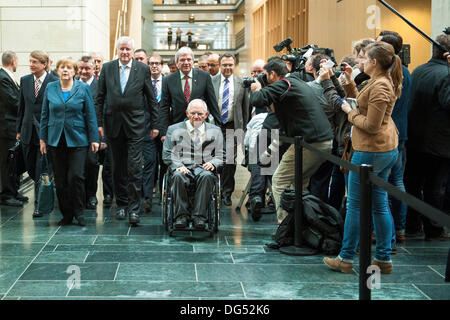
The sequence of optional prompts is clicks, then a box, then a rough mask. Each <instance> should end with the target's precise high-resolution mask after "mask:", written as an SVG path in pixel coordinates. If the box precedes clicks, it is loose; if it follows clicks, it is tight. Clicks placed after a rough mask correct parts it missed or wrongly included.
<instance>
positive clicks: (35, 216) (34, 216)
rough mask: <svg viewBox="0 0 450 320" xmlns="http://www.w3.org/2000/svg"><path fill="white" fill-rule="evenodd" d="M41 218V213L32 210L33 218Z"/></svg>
mask: <svg viewBox="0 0 450 320" xmlns="http://www.w3.org/2000/svg"><path fill="white" fill-rule="evenodd" d="M43 216H44V215H43V214H42V213H41V212H39V210H37V209H35V210H34V212H33V218H40V217H43Z"/></svg>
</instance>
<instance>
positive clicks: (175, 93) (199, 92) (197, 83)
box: [160, 69, 222, 136]
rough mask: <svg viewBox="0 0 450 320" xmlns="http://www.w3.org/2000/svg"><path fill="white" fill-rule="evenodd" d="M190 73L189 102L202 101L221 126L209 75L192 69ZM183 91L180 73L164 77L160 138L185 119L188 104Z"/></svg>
mask: <svg viewBox="0 0 450 320" xmlns="http://www.w3.org/2000/svg"><path fill="white" fill-rule="evenodd" d="M192 72H193V73H192V88H191V101H192V100H194V99H202V100H204V101H205V102H206V104H207V106H208V111H209V114H211V115H212V116H213V117H214V120H215V121H216V124H217V125H219V126H220V125H221V124H222V123H221V122H220V112H219V107H218V105H217V99H216V95H215V94H214V87H213V85H212V81H211V76H210V74H209V73H208V72H206V71H203V70H199V69H193V70H192ZM183 89H184V88H181V76H180V71H177V72H174V73H172V74H170V75H168V76H167V77H164V80H163V85H162V98H161V109H160V122H161V136H165V135H166V132H167V128H168V126H169V125H171V124H173V123H178V122H181V121H183V120H184V119H185V118H186V109H187V106H188V104H187V102H186V99H185V98H184V93H183ZM170 117H172V118H170Z"/></svg>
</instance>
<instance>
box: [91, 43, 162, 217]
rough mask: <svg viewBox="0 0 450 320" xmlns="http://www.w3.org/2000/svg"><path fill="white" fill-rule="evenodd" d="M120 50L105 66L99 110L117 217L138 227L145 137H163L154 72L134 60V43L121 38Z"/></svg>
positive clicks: (98, 95) (99, 93)
mask: <svg viewBox="0 0 450 320" xmlns="http://www.w3.org/2000/svg"><path fill="white" fill-rule="evenodd" d="M117 49H118V50H117V51H118V56H119V58H118V59H117V60H113V61H111V62H108V63H105V64H104V65H103V69H102V72H101V74H100V79H99V87H98V92H97V97H96V99H95V107H96V110H97V120H98V123H99V133H100V138H102V137H103V135H104V134H105V135H106V137H107V138H108V143H109V145H110V147H111V151H112V155H113V172H114V174H113V176H114V192H115V195H116V204H117V211H116V217H117V219H119V220H123V219H125V218H126V215H127V213H128V214H129V222H130V224H132V225H136V224H137V223H139V221H140V219H139V213H140V211H141V198H142V142H143V139H144V135H146V134H147V135H150V136H151V137H152V138H155V137H156V136H157V135H158V133H159V130H158V128H157V126H156V124H157V121H158V109H157V105H156V99H155V94H154V89H153V85H152V81H151V75H150V69H149V67H148V65H145V64H143V63H142V62H139V61H136V60H134V59H133V51H134V40H133V39H132V38H129V37H121V38H119V40H118V41H117ZM105 102H106V106H105V108H103V106H104V104H105ZM145 110H148V112H149V113H150V127H151V132H147V131H146V129H145ZM103 126H104V127H105V128H104V131H103Z"/></svg>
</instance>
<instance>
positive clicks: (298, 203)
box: [294, 137, 303, 247]
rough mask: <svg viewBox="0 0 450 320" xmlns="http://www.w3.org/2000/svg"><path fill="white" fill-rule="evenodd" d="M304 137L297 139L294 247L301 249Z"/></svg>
mask: <svg viewBox="0 0 450 320" xmlns="http://www.w3.org/2000/svg"><path fill="white" fill-rule="evenodd" d="M302 140H303V137H295V145H294V147H295V195H296V197H295V212H294V214H295V218H294V221H295V233H294V237H295V238H294V245H295V246H296V247H301V246H302V244H303V241H302V219H303V201H302V194H303V147H302V145H301V142H302Z"/></svg>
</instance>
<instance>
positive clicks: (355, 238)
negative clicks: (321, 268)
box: [339, 149, 398, 263]
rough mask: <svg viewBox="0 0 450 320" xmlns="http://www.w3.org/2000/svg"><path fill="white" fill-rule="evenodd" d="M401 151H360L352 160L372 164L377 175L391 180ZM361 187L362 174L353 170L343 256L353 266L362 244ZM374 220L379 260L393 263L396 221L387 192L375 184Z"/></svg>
mask: <svg viewBox="0 0 450 320" xmlns="http://www.w3.org/2000/svg"><path fill="white" fill-rule="evenodd" d="M397 156H398V150H397V149H395V150H392V151H388V152H360V151H356V152H355V154H354V155H353V157H352V163H353V164H355V165H361V164H371V165H372V166H373V174H375V175H377V176H378V177H380V178H382V179H383V180H384V181H387V180H388V177H389V172H390V171H391V168H392V167H393V166H394V163H395V161H396V160H397ZM359 188H360V184H359V174H358V173H356V172H353V171H350V174H349V178H348V198H347V216H346V218H345V225H344V239H343V241H342V249H341V252H340V253H339V257H340V258H341V259H343V260H344V261H345V262H350V263H353V257H354V256H355V254H356V249H357V248H358V243H359V232H360V229H359V223H360V190H359ZM372 217H373V222H374V228H375V235H376V237H377V244H376V251H375V260H378V261H382V262H390V261H391V251H392V246H391V240H392V227H393V221H392V216H391V213H390V211H389V203H388V197H387V192H386V191H384V190H383V189H381V188H379V187H378V186H376V185H372Z"/></svg>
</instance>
